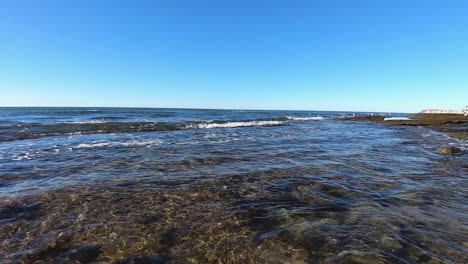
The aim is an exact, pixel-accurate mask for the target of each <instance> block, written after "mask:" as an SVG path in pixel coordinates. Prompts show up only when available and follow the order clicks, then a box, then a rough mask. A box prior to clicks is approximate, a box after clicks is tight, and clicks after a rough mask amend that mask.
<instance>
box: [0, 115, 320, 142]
mask: <svg viewBox="0 0 468 264" xmlns="http://www.w3.org/2000/svg"><path fill="white" fill-rule="evenodd" d="M323 119H324V118H323V117H321V116H309V117H301V116H297V117H294V116H293V117H291V116H282V117H273V118H268V119H257V120H202V121H194V120H187V121H182V122H173V123H165V122H125V121H108V120H105V119H91V120H86V121H69V122H60V123H53V124H44V123H29V124H21V125H9V126H0V142H5V141H15V140H27V139H37V138H43V137H52V136H69V135H86V134H109V133H116V134H117V133H136V132H157V131H176V130H186V129H212V128H236V127H254V126H279V125H285V124H288V123H291V122H294V121H300V122H304V121H317V120H323Z"/></svg>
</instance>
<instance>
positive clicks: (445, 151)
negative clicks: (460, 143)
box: [437, 146, 462, 155]
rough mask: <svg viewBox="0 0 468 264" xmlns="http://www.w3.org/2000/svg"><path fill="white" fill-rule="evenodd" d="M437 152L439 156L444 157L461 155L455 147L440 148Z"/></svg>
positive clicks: (460, 151)
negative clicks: (442, 155)
mask: <svg viewBox="0 0 468 264" xmlns="http://www.w3.org/2000/svg"><path fill="white" fill-rule="evenodd" d="M437 152H438V153H439V154H445V155H457V154H460V153H462V150H461V149H460V148H457V147H452V146H445V147H440V148H439V149H438V150H437Z"/></svg>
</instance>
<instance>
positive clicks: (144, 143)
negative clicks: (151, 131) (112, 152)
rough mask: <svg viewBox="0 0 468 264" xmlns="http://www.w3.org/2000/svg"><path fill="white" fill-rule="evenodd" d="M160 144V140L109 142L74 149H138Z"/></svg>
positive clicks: (84, 145) (80, 145) (79, 146)
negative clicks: (120, 147)
mask: <svg viewBox="0 0 468 264" xmlns="http://www.w3.org/2000/svg"><path fill="white" fill-rule="evenodd" d="M161 143H162V140H160V139H149V140H142V141H138V140H129V141H125V142H120V141H109V142H93V143H89V144H86V143H81V144H79V145H77V146H76V147H73V148H74V149H79V148H102V147H115V146H123V147H139V146H151V145H159V144H161Z"/></svg>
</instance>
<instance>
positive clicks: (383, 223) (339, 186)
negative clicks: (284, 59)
mask: <svg viewBox="0 0 468 264" xmlns="http://www.w3.org/2000/svg"><path fill="white" fill-rule="evenodd" d="M353 114H363V115H367V114H368V113H345V112H299V111H234V110H224V111H220V110H180V109H112V108H96V109H88V108H66V109H54V108H30V109H27V108H16V109H15V108H10V109H0V197H1V202H0V206H1V207H0V241H3V242H1V245H2V249H1V250H0V256H3V259H5V261H11V262H13V263H14V262H15V261H18V260H22V261H24V262H34V261H45V262H50V261H52V262H53V261H55V262H73V261H75V262H76V261H81V262H87V261H98V262H99V261H101V262H118V261H122V262H123V263H125V261H127V262H128V261H135V260H136V258H140V260H141V259H142V258H151V259H152V260H153V262H154V261H161V262H165V261H167V262H173V263H190V262H192V263H193V262H194V263H207V262H210V263H211V262H216V263H217V262H223V263H246V262H257V263H286V262H289V263H466V262H468V225H467V224H466V223H468V204H467V202H466V201H467V198H468V156H467V155H466V154H463V155H456V156H445V155H440V154H437V152H436V150H437V148H439V147H440V146H444V145H455V146H458V147H460V148H463V149H465V150H466V146H467V145H466V142H463V141H460V140H455V139H451V138H448V137H447V136H446V135H444V134H441V133H436V132H433V131H430V130H427V129H424V128H418V127H389V126H385V125H383V124H375V123H365V122H352V121H346V120H344V119H343V118H342V117H344V116H350V115H353ZM393 116H397V117H406V115H393ZM465 153H466V151H465ZM93 247H94V248H93ZM93 250H94V251H93ZM73 252H75V253H73ZM76 252H82V254H84V255H86V256H88V258H79V257H77V253H76ZM83 252H84V253H83ZM78 255H79V256H81V255H80V254H78ZM137 256H139V257H137ZM132 257H133V258H134V259H131V258H132ZM7 263H8V262H7ZM128 263H131V262H128Z"/></svg>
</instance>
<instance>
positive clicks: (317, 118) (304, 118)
mask: <svg viewBox="0 0 468 264" xmlns="http://www.w3.org/2000/svg"><path fill="white" fill-rule="evenodd" d="M287 118H288V119H289V120H294V121H309V120H324V119H325V118H324V117H322V116H308V117H291V116H287Z"/></svg>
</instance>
